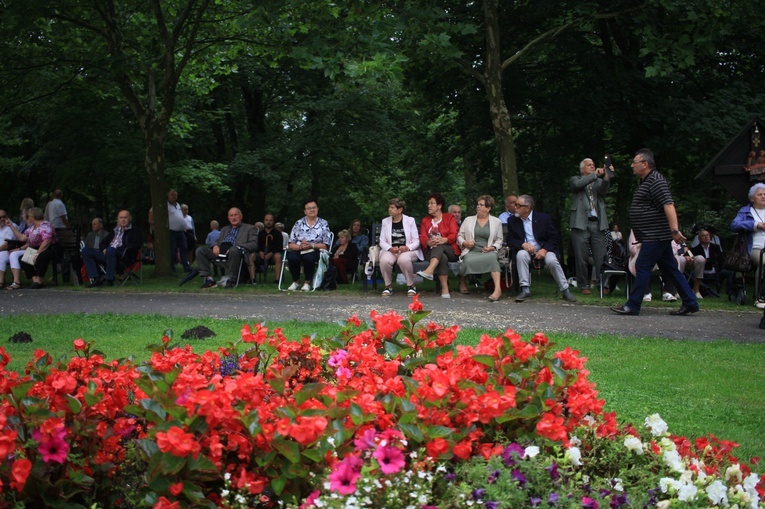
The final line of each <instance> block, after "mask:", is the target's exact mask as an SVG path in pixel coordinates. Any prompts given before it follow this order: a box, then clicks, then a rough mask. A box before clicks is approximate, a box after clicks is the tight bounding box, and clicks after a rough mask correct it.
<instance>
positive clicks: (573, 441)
mask: <svg viewBox="0 0 765 509" xmlns="http://www.w3.org/2000/svg"><path fill="white" fill-rule="evenodd" d="M570 442H571V445H573V446H578V445H582V441H581V440H579V438H578V437H576V436H573V437H571V440H570Z"/></svg>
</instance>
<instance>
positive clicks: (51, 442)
mask: <svg viewBox="0 0 765 509" xmlns="http://www.w3.org/2000/svg"><path fill="white" fill-rule="evenodd" d="M37 450H38V451H39V452H40V455H41V456H42V459H43V461H44V462H45V463H51V462H53V463H64V462H65V461H66V456H67V454H68V453H69V444H67V443H66V441H64V440H63V439H61V438H59V437H58V436H51V437H49V438H48V440H45V441H43V442H40V445H39V447H38V448H37Z"/></svg>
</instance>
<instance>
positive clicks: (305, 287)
mask: <svg viewBox="0 0 765 509" xmlns="http://www.w3.org/2000/svg"><path fill="white" fill-rule="evenodd" d="M300 291H301V292H310V291H311V285H309V284H308V283H305V284H304V285H303V288H301V289H300Z"/></svg>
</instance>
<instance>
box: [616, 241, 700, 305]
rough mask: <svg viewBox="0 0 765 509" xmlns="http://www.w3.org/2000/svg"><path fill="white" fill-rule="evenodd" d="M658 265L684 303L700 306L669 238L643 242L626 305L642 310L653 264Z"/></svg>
mask: <svg viewBox="0 0 765 509" xmlns="http://www.w3.org/2000/svg"><path fill="white" fill-rule="evenodd" d="M654 265H658V266H659V270H660V271H661V275H662V276H664V278H665V279H668V280H670V281H671V282H672V283H673V284H674V285H675V289H676V290H677V293H679V294H680V298H681V299H682V301H683V305H685V306H687V307H689V308H698V307H699V302H698V301H697V300H696V296H695V295H694V294H693V290H691V287H690V286H689V285H688V281H686V280H685V277H684V276H683V274H682V273H681V272H680V269H678V268H677V260H676V259H675V256H674V254H672V243H671V242H670V241H669V240H666V241H661V242H643V243H642V244H641V246H640V253H639V254H638V257H637V260H636V261H635V284H634V285H633V286H632V293H631V294H630V298H629V300H628V301H627V304H626V306H627V307H628V308H630V309H633V310H635V311H640V306H641V304H642V303H643V295H645V294H646V293H648V288H649V286H650V281H651V271H652V270H653V266H654Z"/></svg>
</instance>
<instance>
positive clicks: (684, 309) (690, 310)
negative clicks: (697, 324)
mask: <svg viewBox="0 0 765 509" xmlns="http://www.w3.org/2000/svg"><path fill="white" fill-rule="evenodd" d="M698 310H699V307H698V306H696V307H695V308H692V307H689V306H686V305H685V304H683V305H682V306H680V309H678V310H677V311H670V312H669V314H670V315H674V316H683V315H687V314H688V313H695V312H696V311H698Z"/></svg>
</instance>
